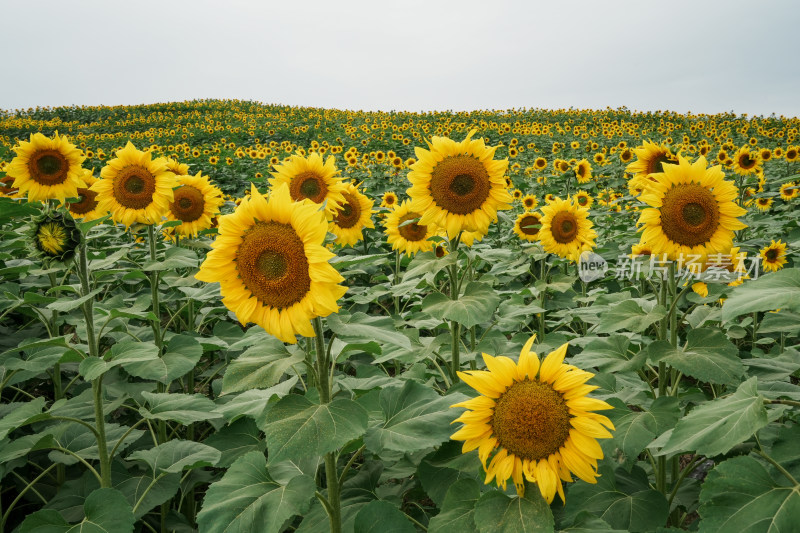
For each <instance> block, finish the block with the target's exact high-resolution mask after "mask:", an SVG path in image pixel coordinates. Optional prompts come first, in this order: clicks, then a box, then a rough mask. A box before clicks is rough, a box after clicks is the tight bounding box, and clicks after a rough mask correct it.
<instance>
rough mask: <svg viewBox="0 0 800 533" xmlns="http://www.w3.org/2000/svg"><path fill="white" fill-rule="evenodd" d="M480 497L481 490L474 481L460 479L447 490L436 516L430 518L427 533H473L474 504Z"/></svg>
mask: <svg viewBox="0 0 800 533" xmlns="http://www.w3.org/2000/svg"><path fill="white" fill-rule="evenodd" d="M480 497H481V488H480V485H478V482H477V481H475V480H474V479H460V480H458V481H456V482H455V483H453V484H452V485H451V486H450V488H449V489H448V490H447V494H446V495H445V497H444V503H443V504H442V505H441V511H440V512H439V514H438V515H436V516H434V517H433V518H431V521H430V523H429V524H428V533H452V532H454V531H458V532H459V533H474V532H476V531H477V526H476V525H475V518H474V515H475V504H476V503H478V500H479V499H480Z"/></svg>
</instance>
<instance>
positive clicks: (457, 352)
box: [449, 237, 461, 385]
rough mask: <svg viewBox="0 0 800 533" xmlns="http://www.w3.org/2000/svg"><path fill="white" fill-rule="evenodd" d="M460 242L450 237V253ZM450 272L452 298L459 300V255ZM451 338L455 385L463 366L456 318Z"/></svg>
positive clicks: (451, 375) (451, 366)
mask: <svg viewBox="0 0 800 533" xmlns="http://www.w3.org/2000/svg"><path fill="white" fill-rule="evenodd" d="M458 243H459V238H458V237H456V238H455V239H450V253H451V254H458ZM449 273H450V299H451V300H454V301H455V300H458V292H459V291H458V257H456V261H455V263H454V264H452V265H450V268H449ZM450 339H451V342H450V344H451V350H450V354H451V357H450V379H451V380H452V381H453V385H455V384H456V383H458V381H459V377H458V371H459V369H460V368H461V346H460V344H461V324H459V323H458V322H456V321H455V320H453V321H451V322H450Z"/></svg>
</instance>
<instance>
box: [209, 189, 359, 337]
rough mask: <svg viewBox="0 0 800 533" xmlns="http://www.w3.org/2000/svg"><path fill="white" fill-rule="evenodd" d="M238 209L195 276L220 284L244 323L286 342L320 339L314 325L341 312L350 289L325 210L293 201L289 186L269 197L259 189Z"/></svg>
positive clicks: (224, 224)
mask: <svg viewBox="0 0 800 533" xmlns="http://www.w3.org/2000/svg"><path fill="white" fill-rule="evenodd" d="M252 189H253V190H252V192H251V194H250V196H249V197H248V198H246V199H245V200H243V201H242V203H241V204H240V205H239V207H237V208H236V211H235V212H234V213H232V214H230V215H225V216H222V217H220V223H219V236H218V237H217V239H216V240H215V241H214V244H213V245H212V246H211V247H212V251H211V252H209V254H208V255H207V256H206V259H205V261H203V264H202V265H201V266H200V271H199V272H198V273H197V274H196V276H195V277H196V278H197V279H199V280H200V281H206V282H209V283H214V282H219V284H220V292H221V293H222V303H223V304H225V307H227V308H228V309H230V310H231V311H233V312H234V313H235V314H236V318H238V319H239V322H241V323H242V324H246V323H248V322H255V323H256V324H258V325H259V326H261V327H262V328H264V329H265V330H266V331H267V332H269V333H270V334H272V335H274V336H275V337H277V338H279V339H280V340H281V341H283V342H288V343H292V344H294V343H295V342H297V339H296V338H295V335H297V334H300V335H303V336H305V337H313V336H314V328H313V327H312V326H311V320H312V319H314V318H315V317H318V316H328V315H329V314H331V313H335V312H336V311H337V310H338V309H339V306H338V304H337V303H336V302H337V300H338V299H339V298H341V297H342V296H343V295H344V293H345V292H346V291H347V287H343V286H341V285H339V283H340V282H341V281H344V278H342V276H341V275H340V274H339V273H338V272H337V271H336V269H334V268H333V266H331V265H330V264H329V263H328V261H329V260H330V259H331V258H332V257H334V254H333V253H331V252H330V251H328V250H327V249H325V247H324V246H323V245H322V243H323V241H324V240H325V235H326V234H327V232H328V222H327V220H326V217H325V213H324V212H323V211H321V210H320V209H319V206H317V205H314V204H312V203H310V202H293V201H292V197H291V194H290V192H289V187H288V185H285V184H280V185H278V186H277V187H276V188H275V189H273V191H272V193H271V194H270V196H269V199H267V198H264V197H263V196H262V195H261V194H260V193H259V192H258V191H257V190H255V186H253V187H252Z"/></svg>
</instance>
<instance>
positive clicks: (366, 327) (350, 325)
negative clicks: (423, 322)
mask: <svg viewBox="0 0 800 533" xmlns="http://www.w3.org/2000/svg"><path fill="white" fill-rule="evenodd" d="M327 320H328V327H329V328H331V331H333V332H334V333H336V334H337V335H338V336H339V337H340V338H341V339H342V340H344V341H361V340H365V341H367V342H372V341H378V342H379V343H381V344H392V345H394V346H400V347H401V348H406V349H407V350H410V349H411V340H410V339H409V338H408V337H406V336H405V335H403V334H402V333H400V332H399V331H397V330H395V327H394V322H392V319H391V318H389V317H379V316H368V315H366V314H364V313H354V314H352V315H347V314H346V313H335V314H332V315H329V316H328V319H327Z"/></svg>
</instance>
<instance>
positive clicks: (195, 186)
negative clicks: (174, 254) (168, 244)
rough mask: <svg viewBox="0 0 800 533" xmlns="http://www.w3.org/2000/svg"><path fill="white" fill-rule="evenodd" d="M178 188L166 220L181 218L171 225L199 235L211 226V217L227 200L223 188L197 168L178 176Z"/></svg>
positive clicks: (193, 234)
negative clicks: (194, 172) (193, 171)
mask: <svg viewBox="0 0 800 533" xmlns="http://www.w3.org/2000/svg"><path fill="white" fill-rule="evenodd" d="M177 180H178V188H176V189H175V190H174V191H173V200H172V202H170V204H169V209H168V210H167V212H166V217H167V220H176V221H180V222H181V224H180V225H179V226H175V227H173V228H171V229H172V230H173V231H174V232H175V233H177V234H179V235H183V236H185V237H196V236H197V234H198V233H199V232H200V231H203V230H205V229H209V228H210V227H211V223H212V222H211V221H212V220H213V219H214V217H215V216H216V215H217V214H218V213H219V208H220V207H222V204H224V203H225V200H224V199H223V198H222V191H220V190H219V189H218V188H217V187H216V186H214V185H213V184H212V183H211V182H210V181H209V179H208V176H203V175H202V173H201V172H198V173H197V174H196V175H194V176H186V175H183V176H178V178H177Z"/></svg>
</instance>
